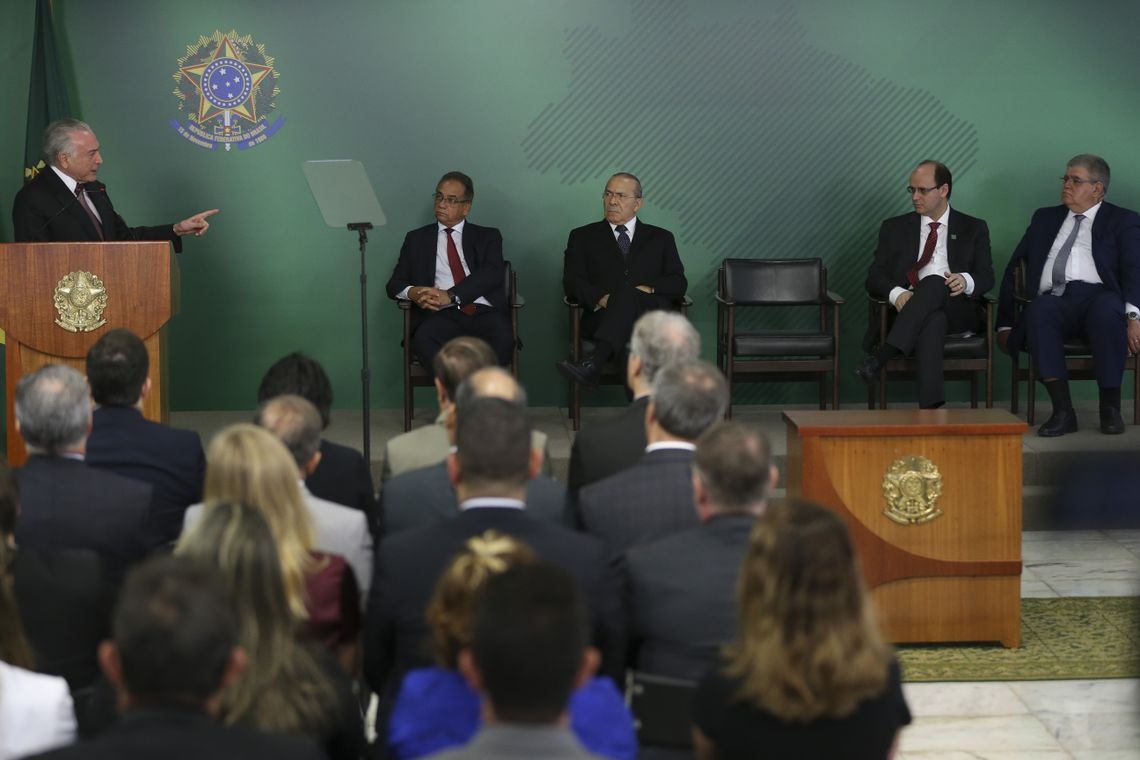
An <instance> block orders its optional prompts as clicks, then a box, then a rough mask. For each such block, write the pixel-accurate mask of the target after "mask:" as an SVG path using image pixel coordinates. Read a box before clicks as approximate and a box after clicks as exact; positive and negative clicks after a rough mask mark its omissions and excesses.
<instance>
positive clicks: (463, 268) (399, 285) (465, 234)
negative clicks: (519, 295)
mask: <svg viewBox="0 0 1140 760" xmlns="http://www.w3.org/2000/svg"><path fill="white" fill-rule="evenodd" d="M474 197H475V185H474V183H473V182H472V181H471V178H470V177H468V176H467V175H466V174H463V173H462V172H448V173H447V174H445V175H443V177H441V178H440V180H439V184H438V185H436V186H435V195H434V196H432V198H433V200H434V202H435V218H436V221H435V223H434V224H429V225H427V226H426V227H420V228H419V229H415V230H412V231H411V232H409V233H408V234H407V236H406V237H405V238H404V244H403V246H401V247H400V258H399V259H398V260H397V261H396V268H395V270H393V272H392V277H391V279H389V280H388V286H387V289H388V297H389V298H396V299H406V300H409V301H412V302H413V303H414V304H415V307H416V308H414V309H413V312H412V350H413V352H414V353H415V355H416V357H417V358H418V359H419V360H420V363H421V364H422V365H423V366H424V367H428V368H430V367H431V366H432V359H434V358H435V355H436V353H438V351H439V349H440V348H441V347H442V346H443V344H444V343H446V342H447V341H449V340H451V339H452V338H455V337H458V336H460V335H471V336H474V337H476V338H482V339H483V340H485V341H486V342H487V343H488V344H490V346H491V348H493V349H494V350H495V356H496V357H497V358H498V360H499V363H500V364H503V365H506V364H509V363H510V360H511V348H512V343H513V336H512V335H511V322H510V318H509V317H508V314H507V306H508V304H507V294H506V291H505V290H504V287H503V236H502V235H501V234H499V231H498V230H497V229H496V228H494V227H480V226H478V225H475V224H471V223H470V222H468V221H467V213H468V212H469V211H470V210H471V199H472V198H474Z"/></svg>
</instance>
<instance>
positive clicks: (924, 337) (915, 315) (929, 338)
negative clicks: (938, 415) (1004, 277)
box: [887, 275, 979, 407]
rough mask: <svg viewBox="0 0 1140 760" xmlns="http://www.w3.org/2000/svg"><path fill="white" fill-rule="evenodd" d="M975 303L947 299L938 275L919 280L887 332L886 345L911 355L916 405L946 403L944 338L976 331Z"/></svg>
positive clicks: (969, 300)
mask: <svg viewBox="0 0 1140 760" xmlns="http://www.w3.org/2000/svg"><path fill="white" fill-rule="evenodd" d="M978 321H979V314H978V306H977V303H976V302H975V301H973V300H972V299H970V298H967V297H965V296H956V297H954V298H951V297H950V289H949V288H947V287H946V281H945V279H944V278H942V277H940V276H939V275H931V276H929V277H924V278H922V280H921V281H919V283H918V285H917V286H916V287H915V289H914V294H913V295H912V296H911V298H910V300H909V301H907V302H906V306H904V307H903V308H902V311H900V312H898V314H896V315H895V319H894V324H892V325H891V329H890V330H889V331H888V332H887V343H889V344H890V345H892V346H894V347H895V348H897V349H898V350H899V351H901V352H902V353H903V354H904V355H905V356H910V355H911V354H913V355H914V358H915V365H916V369H917V374H918V405H919V406H922V407H931V406H933V405H935V404H939V403H941V402H943V401H945V400H946V394H945V389H944V383H943V377H942V352H943V346H944V344H945V342H946V336H947V335H950V334H953V333H961V332H966V331H967V330H974V329H976V328H977V327H978Z"/></svg>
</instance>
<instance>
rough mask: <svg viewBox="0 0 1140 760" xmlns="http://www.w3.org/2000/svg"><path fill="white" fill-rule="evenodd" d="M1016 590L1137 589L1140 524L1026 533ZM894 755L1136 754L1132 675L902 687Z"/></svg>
mask: <svg viewBox="0 0 1140 760" xmlns="http://www.w3.org/2000/svg"><path fill="white" fill-rule="evenodd" d="M1022 557H1023V560H1024V570H1023V572H1022V581H1021V588H1022V596H1023V597H1055V596H1135V595H1137V594H1140V531H1135V530H1133V531H1080V532H1073V531H1067V532H1056V531H1037V532H1026V533H1025V534H1024V537H1023V540H1022ZM903 690H904V692H905V693H906V698H907V702H908V704H909V705H910V709H911V713H912V714H913V716H914V722H913V723H912V724H911V725H910V726H909V727H908V728H906V729H905V730H904V731H903V733H902V737H901V739H900V742H899V752H898V754H897V755H896V760H1015V759H1016V760H1022V759H1024V760H1053V759H1054V758H1056V760H1061V759H1062V758H1077V759H1079V760H1085V759H1086V758H1087V760H1137V759H1140V681H1138V680H1136V679H1111V680H1100V681H1006V682H984V683H915V684H904V686H903Z"/></svg>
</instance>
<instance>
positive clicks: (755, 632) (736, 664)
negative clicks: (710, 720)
mask: <svg viewBox="0 0 1140 760" xmlns="http://www.w3.org/2000/svg"><path fill="white" fill-rule="evenodd" d="M738 599H739V611H738V615H739V617H738V623H737V627H738V629H737V635H736V639H735V640H734V641H733V642H732V643H731V644H729V645H728V647H726V655H727V659H728V664H727V666H726V667H725V673H726V674H728V675H729V676H731V677H733V678H735V679H738V680H739V681H740V684H741V685H740V689H739V691H738V692H737V698H738V699H739V700H740V701H744V702H748V703H751V704H753V705H755V706H756V707H758V708H760V709H763V710H766V711H768V712H770V713H773V714H775V715H777V716H778V717H780V718H782V719H784V720H788V721H809V720H813V719H815V718H820V717H843V716H846V715H850V714H851V713H852V712H854V710H855V708H856V707H857V706H858V705H859V703H860V702H863V701H864V700H866V699H868V698H870V697H874V696H877V695H879V694H881V693H882V692H883V691H884V689H886V686H887V674H888V669H889V667H890V662H891V657H892V655H891V651H890V649H889V648H888V647H887V645H886V644H885V643H884V642H883V639H882V636H881V635H880V633H879V629H878V625H877V624H876V622H875V617H874V613H873V610H872V607H871V604H870V600H869V598H868V595H867V591H866V588H865V587H864V585H863V580H862V576H861V574H860V571H859V566H858V563H857V561H856V558H855V551H854V547H853V546H852V543H851V537H850V535H849V534H848V532H847V527H846V526H845V525H844V524H843V521H842V520H840V519H839V517H838V516H836V515H835V514H834V513H833V512H831V511H830V510H828V509H825V508H823V507H820V506H817V505H815V504H811V503H809V502H802V501H793V502H791V503H786V504H772V505H769V506H768V508H767V510H766V511H765V513H764V515H763V516H762V517H760V518H759V519H758V520H757V522H756V525H755V527H754V528H753V529H752V535H751V538H750V541H749V547H748V553H747V555H746V557H745V559H744V564H743V566H742V567H741V570H740V580H739V584H738Z"/></svg>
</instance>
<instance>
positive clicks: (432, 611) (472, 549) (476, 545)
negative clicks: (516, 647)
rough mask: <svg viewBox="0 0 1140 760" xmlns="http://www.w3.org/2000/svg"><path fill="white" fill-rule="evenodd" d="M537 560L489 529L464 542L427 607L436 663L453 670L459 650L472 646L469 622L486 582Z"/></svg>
mask: <svg viewBox="0 0 1140 760" xmlns="http://www.w3.org/2000/svg"><path fill="white" fill-rule="evenodd" d="M537 559H538V555H536V554H535V553H534V550H533V549H531V548H530V547H529V546H527V545H526V544H524V543H523V542H521V541H519V540H518V539H516V538H514V537H512V536H508V535H505V534H503V533H499V532H498V531H494V530H489V531H486V532H485V533H483V535H481V536H475V537H473V538H470V539H468V540H467V543H466V544H464V546H463V548H462V549H460V550H459V552H458V553H457V554H456V555H455V557H454V559H452V560H451V564H450V565H448V566H447V569H446V570H444V571H443V574H442V575H441V576H440V577H439V580H438V581H436V584H435V591H434V592H433V593H432V596H431V600H430V601H429V602H428V606H427V621H428V625H429V626H431V632H432V643H433V645H434V648H435V656H436V659H437V661H438V662H439V664H441V665H443V666H444V667H448V668H454V667H455V666H456V662H457V661H458V659H459V652H460V650H461V649H463V648H464V647H466V646H468V645H469V644H470V643H471V619H472V615H473V613H474V611H475V603H476V601H477V600H478V598H479V593H480V592H481V591H482V590H483V586H484V585H486V583H487V579H488V578H490V577H491V576H493V575H498V574H499V573H502V572H504V571H505V570H506V569H507V568H509V567H513V566H514V565H519V564H528V563H531V562H534V561H536V560H537Z"/></svg>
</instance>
